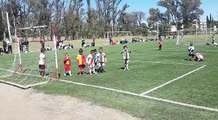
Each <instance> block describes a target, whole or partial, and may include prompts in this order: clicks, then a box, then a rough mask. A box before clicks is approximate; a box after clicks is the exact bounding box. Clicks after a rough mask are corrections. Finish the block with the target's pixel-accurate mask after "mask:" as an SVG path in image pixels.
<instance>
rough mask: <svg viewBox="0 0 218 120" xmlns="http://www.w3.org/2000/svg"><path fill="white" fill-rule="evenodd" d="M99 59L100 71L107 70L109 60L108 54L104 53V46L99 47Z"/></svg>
mask: <svg viewBox="0 0 218 120" xmlns="http://www.w3.org/2000/svg"><path fill="white" fill-rule="evenodd" d="M97 59H98V72H99V73H103V72H105V63H106V62H107V59H106V54H105V53H104V50H103V47H100V48H99V53H98V54H97Z"/></svg>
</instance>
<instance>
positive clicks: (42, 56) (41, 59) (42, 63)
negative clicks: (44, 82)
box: [39, 48, 46, 76]
mask: <svg viewBox="0 0 218 120" xmlns="http://www.w3.org/2000/svg"><path fill="white" fill-rule="evenodd" d="M45 62H46V59H45V49H44V48H41V53H40V55H39V73H40V75H41V76H45V68H46V66H45Z"/></svg>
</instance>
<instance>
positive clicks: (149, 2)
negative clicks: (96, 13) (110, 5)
mask: <svg viewBox="0 0 218 120" xmlns="http://www.w3.org/2000/svg"><path fill="white" fill-rule="evenodd" d="M91 1H92V5H93V4H94V2H95V0H91ZM158 1H159V0H123V1H122V5H124V4H125V3H127V4H128V5H130V7H129V8H128V9H127V11H128V12H132V11H143V12H145V13H146V16H148V11H149V9H150V8H152V7H153V8H159V9H160V10H164V8H162V7H159V6H157V2H158ZM201 1H202V5H201V8H202V9H203V10H204V15H203V16H202V17H201V21H202V22H204V21H206V16H207V15H209V14H210V13H211V14H212V16H213V17H214V19H215V20H218V0H201ZM122 5H121V6H122Z"/></svg>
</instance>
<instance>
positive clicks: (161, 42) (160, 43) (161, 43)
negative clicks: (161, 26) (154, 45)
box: [158, 38, 163, 50]
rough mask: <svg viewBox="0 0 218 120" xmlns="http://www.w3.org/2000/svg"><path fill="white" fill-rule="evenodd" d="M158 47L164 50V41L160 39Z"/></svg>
mask: <svg viewBox="0 0 218 120" xmlns="http://www.w3.org/2000/svg"><path fill="white" fill-rule="evenodd" d="M158 46H159V50H162V46H163V41H162V39H161V38H160V40H159V42H158Z"/></svg>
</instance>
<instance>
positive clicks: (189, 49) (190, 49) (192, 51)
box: [188, 46, 195, 54]
mask: <svg viewBox="0 0 218 120" xmlns="http://www.w3.org/2000/svg"><path fill="white" fill-rule="evenodd" d="M194 50H195V47H194V46H190V47H189V48H188V52H189V54H193V53H194Z"/></svg>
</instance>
